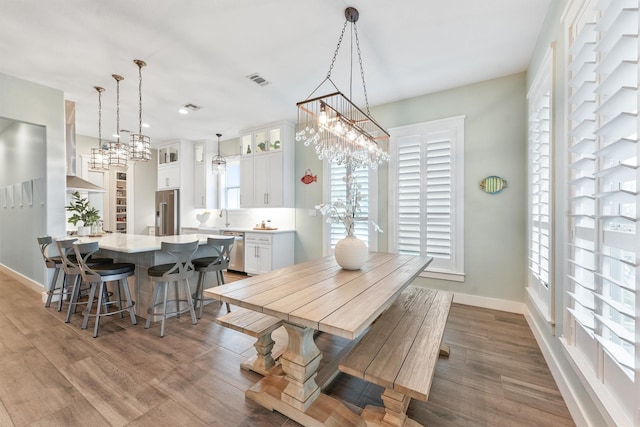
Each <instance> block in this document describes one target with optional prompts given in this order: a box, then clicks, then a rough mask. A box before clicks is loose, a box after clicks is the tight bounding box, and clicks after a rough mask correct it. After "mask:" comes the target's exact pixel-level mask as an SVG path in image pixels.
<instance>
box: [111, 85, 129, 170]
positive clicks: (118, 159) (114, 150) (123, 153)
mask: <svg viewBox="0 0 640 427" xmlns="http://www.w3.org/2000/svg"><path fill="white" fill-rule="evenodd" d="M111 77H113V78H114V79H115V81H116V134H115V135H113V136H114V137H115V138H116V140H115V142H110V143H109V151H108V152H109V166H114V167H118V166H119V167H127V155H128V153H127V144H125V143H122V142H120V81H121V80H124V77H122V76H120V75H118V74H112V75H111Z"/></svg>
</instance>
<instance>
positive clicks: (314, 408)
mask: <svg viewBox="0 0 640 427" xmlns="http://www.w3.org/2000/svg"><path fill="white" fill-rule="evenodd" d="M431 260H432V258H430V257H420V256H409V255H398V254H390V253H382V252H371V253H369V257H368V259H367V262H366V263H365V264H364V266H363V267H362V268H361V269H360V270H355V271H348V270H344V269H342V268H341V267H340V266H339V265H338V264H337V263H336V261H335V258H334V257H333V256H327V257H323V258H319V259H316V260H312V261H307V262H303V263H300V264H295V265H293V266H291V267H286V268H283V269H279V270H275V271H272V272H270V273H266V274H261V275H259V276H253V277H249V278H247V279H243V280H239V281H235V282H232V283H229V284H226V285H223V286H218V287H214V288H209V289H207V290H206V291H205V293H206V294H207V295H208V296H210V297H212V298H215V299H218V300H221V301H223V302H228V303H230V304H233V305H237V306H241V307H244V308H247V309H250V310H254V311H257V312H261V313H266V314H269V315H272V316H275V317H278V318H280V319H282V320H283V321H284V327H285V329H286V331H287V334H288V336H289V341H288V344H287V349H286V350H285V352H284V353H283V355H282V357H281V358H280V363H281V366H282V370H283V371H284V375H267V376H266V377H264V378H263V379H262V380H261V381H260V382H258V383H257V384H256V385H254V386H253V387H252V388H250V389H249V390H247V392H246V396H247V397H248V398H249V399H251V400H253V401H255V402H257V403H259V404H261V405H262V406H264V407H265V408H267V409H269V410H274V409H275V410H277V411H278V412H280V413H282V414H284V415H286V416H288V417H289V418H291V419H293V420H295V421H297V422H298V423H300V424H302V425H307V426H315V425H341V426H343V425H344V426H347V425H365V422H364V420H363V419H362V418H360V416H359V415H358V414H356V413H355V412H353V411H351V410H350V409H348V408H347V407H346V406H345V405H344V404H343V403H342V402H340V401H339V400H337V399H334V398H332V397H331V396H328V395H326V394H324V393H322V392H321V390H320V387H319V386H318V384H317V383H316V376H317V373H318V367H319V364H320V360H321V358H322V354H321V352H320V350H319V349H318V347H317V346H316V344H315V342H314V333H315V331H321V332H326V333H329V334H333V335H337V336H341V337H344V338H347V339H351V340H353V339H356V338H357V337H359V336H360V335H361V334H362V333H363V332H365V331H366V330H367V328H368V327H369V325H371V323H372V322H373V321H374V320H375V319H376V318H377V317H378V316H379V315H380V314H381V313H382V312H384V311H385V310H386V309H387V308H388V307H389V306H390V305H391V304H392V303H393V301H394V300H395V299H396V298H397V297H398V295H399V294H400V293H401V292H402V291H403V290H404V289H405V288H406V287H407V286H408V285H409V283H411V281H413V279H415V278H416V277H417V276H418V275H419V274H420V273H421V272H422V271H423V270H424V269H425V268H426V266H427V265H429V263H430V262H431Z"/></svg>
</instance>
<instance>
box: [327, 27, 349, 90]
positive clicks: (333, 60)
mask: <svg viewBox="0 0 640 427" xmlns="http://www.w3.org/2000/svg"><path fill="white" fill-rule="evenodd" d="M347 23H348V21H344V25H343V26H342V32H341V33H340V38H339V39H338V46H336V50H335V52H333V58H331V65H329V72H328V73H327V79H330V78H331V71H333V66H334V65H335V63H336V58H337V57H338V51H339V50H340V45H341V44H342V38H343V37H344V32H345V30H346V29H347Z"/></svg>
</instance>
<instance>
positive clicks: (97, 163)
mask: <svg viewBox="0 0 640 427" xmlns="http://www.w3.org/2000/svg"><path fill="white" fill-rule="evenodd" d="M93 88H94V89H95V90H96V91H97V92H98V148H92V149H91V158H90V159H89V168H90V169H94V170H99V171H107V170H109V156H108V155H107V151H106V150H105V149H104V148H103V147H102V92H104V88H101V87H99V86H94V87H93Z"/></svg>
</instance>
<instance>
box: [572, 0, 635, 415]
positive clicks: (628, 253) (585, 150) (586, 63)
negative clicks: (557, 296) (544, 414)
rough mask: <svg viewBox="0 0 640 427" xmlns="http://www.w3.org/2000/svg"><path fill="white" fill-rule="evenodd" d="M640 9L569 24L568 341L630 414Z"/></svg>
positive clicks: (624, 7) (602, 5)
mask: <svg viewBox="0 0 640 427" xmlns="http://www.w3.org/2000/svg"><path fill="white" fill-rule="evenodd" d="M638 18H639V17H638V2H637V1H628V0H613V1H598V2H591V3H590V4H589V7H587V8H586V9H584V11H583V12H582V14H581V15H578V14H576V16H575V17H574V20H573V21H571V23H570V25H568V27H567V29H568V37H569V51H568V54H569V55H568V58H567V63H568V82H569V83H568V89H569V99H568V111H569V122H568V129H569V139H568V144H569V155H570V160H569V164H568V167H569V174H570V177H569V179H570V181H569V191H570V198H571V199H570V200H571V203H570V206H569V217H568V221H569V227H570V233H569V242H568V247H567V252H568V258H569V259H568V272H567V276H566V277H567V282H568V285H569V291H568V295H569V297H570V298H569V300H568V304H567V307H566V309H567V312H568V314H569V320H570V322H569V325H568V327H569V329H568V331H567V334H568V339H567V341H568V344H569V345H570V346H571V347H573V348H575V349H576V350H577V351H578V352H577V353H571V354H574V355H575V354H579V355H580V359H581V360H582V361H583V362H584V361H587V362H588V363H589V364H590V368H591V369H590V370H588V372H592V373H593V374H594V375H595V376H596V377H597V380H596V381H597V384H598V387H601V386H602V385H604V387H605V388H606V389H607V391H608V393H611V395H613V396H615V399H616V401H617V402H618V403H619V404H620V405H621V407H622V408H623V410H624V412H625V413H626V417H627V419H628V420H632V419H634V418H633V417H634V416H635V415H634V413H635V411H636V409H637V399H635V396H637V394H638V392H637V390H638V388H637V384H638V372H639V369H638V368H639V366H638V362H637V360H638V348H639V346H640V343H639V339H638V336H639V334H638V331H637V329H636V327H637V325H636V319H637V316H638V315H639V314H640V309H639V308H638V307H639V305H638V303H637V302H636V301H637V300H636V293H637V290H638V254H639V253H640V237H639V236H638V231H637V223H638V206H640V197H639V195H638V190H637V183H638V179H639V172H638V154H639V151H640V149H639V146H638V143H637V140H638V134H637V132H638V71H639V69H638V47H639V45H638ZM574 357H577V356H574ZM619 373H622V374H623V375H620V374H619ZM629 383H631V384H632V383H635V384H636V386H635V387H634V388H633V389H634V390H635V392H632V393H629V390H630V388H629Z"/></svg>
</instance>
